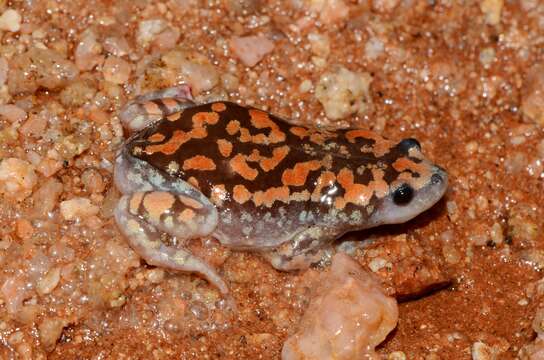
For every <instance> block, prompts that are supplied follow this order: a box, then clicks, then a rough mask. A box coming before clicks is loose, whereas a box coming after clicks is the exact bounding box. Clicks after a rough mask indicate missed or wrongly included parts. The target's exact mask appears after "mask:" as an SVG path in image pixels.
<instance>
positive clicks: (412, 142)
mask: <svg viewBox="0 0 544 360" xmlns="http://www.w3.org/2000/svg"><path fill="white" fill-rule="evenodd" d="M399 147H400V148H401V149H402V150H403V151H404V152H408V151H409V150H410V149H411V148H414V147H415V148H417V149H418V150H421V144H420V143H419V141H417V140H416V139H414V138H408V139H404V140H401V142H400V143H399Z"/></svg>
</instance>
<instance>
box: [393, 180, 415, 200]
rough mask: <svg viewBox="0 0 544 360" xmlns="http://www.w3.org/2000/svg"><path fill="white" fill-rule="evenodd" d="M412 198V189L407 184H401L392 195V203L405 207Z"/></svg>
mask: <svg viewBox="0 0 544 360" xmlns="http://www.w3.org/2000/svg"><path fill="white" fill-rule="evenodd" d="M413 197H414V189H412V187H411V186H410V185H408V184H402V185H401V186H399V187H398V188H397V189H396V190H395V192H394V193H393V201H394V202H395V204H397V205H406V204H408V203H409V202H410V201H411V200H412V198H413Z"/></svg>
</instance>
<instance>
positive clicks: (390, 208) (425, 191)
mask: <svg viewBox="0 0 544 360" xmlns="http://www.w3.org/2000/svg"><path fill="white" fill-rule="evenodd" d="M447 188H448V174H447V173H446V172H445V171H444V170H443V169H442V168H440V167H435V171H434V174H433V177H432V180H431V182H430V183H429V184H428V185H427V186H425V187H423V188H422V189H420V190H418V191H417V194H416V195H415V196H414V198H413V200H412V201H411V202H410V203H408V204H406V205H397V204H395V203H394V202H393V197H392V196H388V197H387V198H386V199H385V200H384V201H383V202H382V204H381V205H379V206H378V208H377V209H376V211H375V212H374V213H373V214H372V217H371V218H370V223H371V224H372V226H379V225H384V224H401V223H404V222H407V221H409V220H411V219H413V218H415V217H416V216H417V215H419V214H421V213H422V212H424V211H426V210H428V209H430V208H431V207H432V206H433V205H434V204H436V203H437V202H438V201H439V200H440V199H441V198H442V196H444V193H445V192H446V190H447Z"/></svg>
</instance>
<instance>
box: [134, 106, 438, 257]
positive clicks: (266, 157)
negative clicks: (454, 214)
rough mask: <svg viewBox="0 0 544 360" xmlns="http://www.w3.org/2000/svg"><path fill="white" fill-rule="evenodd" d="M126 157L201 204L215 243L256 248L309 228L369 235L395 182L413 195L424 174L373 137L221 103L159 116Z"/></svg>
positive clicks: (420, 162) (411, 159)
mask: <svg viewBox="0 0 544 360" xmlns="http://www.w3.org/2000/svg"><path fill="white" fill-rule="evenodd" d="M127 150H128V151H129V152H130V154H131V155H132V156H134V157H136V158H138V159H141V160H143V161H146V162H148V163H149V164H151V165H153V166H154V167H155V168H158V169H160V170H162V171H164V172H165V173H168V174H169V175H170V176H172V177H177V178H182V179H183V180H185V181H187V182H189V183H190V184H192V185H193V186H195V187H196V188H198V189H199V190H200V191H201V192H202V193H203V194H204V195H205V196H207V197H208V198H209V199H210V200H211V201H212V202H213V203H214V204H215V205H216V207H217V208H218V211H219V214H220V219H221V221H222V226H219V227H218V228H219V229H218V231H219V233H218V234H216V235H218V237H220V238H221V237H222V239H221V240H222V242H223V243H225V242H229V240H231V239H232V238H237V239H238V240H236V241H237V244H238V245H240V246H248V247H249V246H250V247H261V248H262V247H263V246H267V245H269V246H275V245H277V244H279V243H282V242H284V241H287V240H289V238H291V237H292V235H293V233H294V232H296V231H298V229H300V228H303V227H308V226H314V225H316V224H322V225H323V226H329V227H342V229H338V232H339V233H341V232H344V231H347V230H350V229H354V228H364V227H369V226H371V225H373V224H370V222H369V221H370V218H371V216H372V213H373V212H374V211H375V209H376V205H377V203H378V202H380V201H381V200H382V199H383V198H385V197H386V196H388V195H389V194H390V192H391V185H392V184H394V183H395V181H397V182H398V179H399V178H403V177H404V179H408V178H410V179H412V180H413V182H414V184H415V186H416V187H417V186H419V187H420V188H422V187H424V186H425V185H427V183H428V182H429V179H430V177H431V175H432V172H433V171H432V165H431V164H430V163H428V162H427V161H426V160H425V159H424V158H423V156H422V155H421V154H420V153H419V152H414V151H412V154H409V153H408V150H410V149H406V148H404V147H403V146H402V145H401V144H396V143H393V142H391V141H389V140H386V139H384V138H382V137H380V136H378V135H376V134H374V133H371V132H368V131H364V130H351V131H339V132H323V131H317V130H312V129H308V128H304V127H300V126H293V125H290V124H288V123H287V122H285V121H283V120H282V119H280V118H278V117H276V116H273V115H270V114H268V113H266V112H264V111H261V110H257V109H253V108H246V107H243V106H240V105H238V104H234V103H230V102H215V103H209V104H203V105H198V106H195V107H191V108H188V109H186V110H184V111H182V112H180V113H176V114H173V115H171V116H168V117H167V118H166V119H163V120H161V121H159V122H157V123H155V124H153V125H151V126H149V127H147V128H146V129H144V130H143V131H141V132H140V133H138V134H136V135H135V136H134V137H132V138H131V140H130V141H129V143H128V147H127ZM418 179H419V180H418ZM373 221H374V222H376V221H375V220H373ZM240 231H241V232H242V234H243V236H242V237H240Z"/></svg>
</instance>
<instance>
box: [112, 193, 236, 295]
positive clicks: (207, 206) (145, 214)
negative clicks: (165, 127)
mask: <svg viewBox="0 0 544 360" xmlns="http://www.w3.org/2000/svg"><path fill="white" fill-rule="evenodd" d="M115 219H116V221H117V224H118V225H119V227H120V229H121V231H122V232H123V234H124V235H125V236H126V237H127V239H128V241H129V243H130V245H131V247H132V248H133V249H134V250H135V251H136V252H137V253H138V254H139V255H140V256H142V257H143V258H144V259H145V260H146V262H147V263H149V264H151V265H155V266H160V267H166V268H169V269H173V270H180V271H188V272H196V273H199V274H201V275H202V276H204V277H205V278H206V279H207V280H208V281H210V283H212V284H213V285H215V286H217V288H218V289H219V290H220V291H221V292H222V293H223V294H226V293H228V287H227V285H226V284H225V282H224V281H223V280H222V279H221V277H220V276H219V274H217V272H216V271H215V270H214V269H213V268H212V267H211V266H210V265H208V264H206V263H205V262H204V261H202V260H201V259H199V258H198V257H196V256H194V255H193V254H191V253H190V252H189V251H187V250H186V249H184V248H177V247H172V246H168V245H165V244H164V243H163V242H162V241H161V232H166V233H168V234H171V235H173V236H176V237H177V238H178V239H180V240H184V239H190V238H196V237H201V236H206V235H209V234H210V233H212V232H213V230H214V229H215V227H216V225H217V210H216V209H215V207H214V206H213V205H212V204H211V203H209V202H208V203H203V202H200V201H198V200H196V199H195V198H193V197H189V196H187V195H185V194H180V193H176V192H168V191H140V192H134V193H131V194H126V195H123V196H122V197H121V199H120V201H119V204H118V205H117V208H116V209H115Z"/></svg>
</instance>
